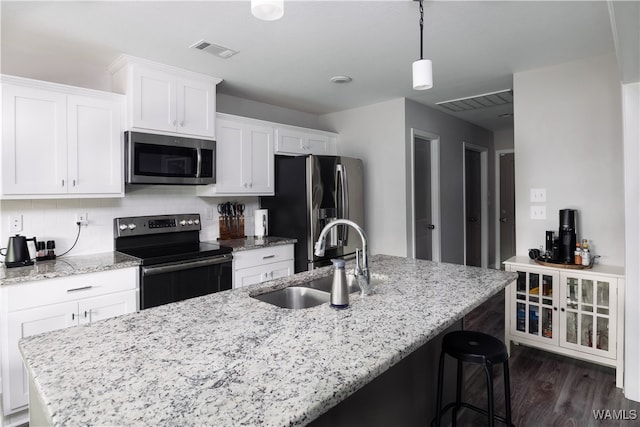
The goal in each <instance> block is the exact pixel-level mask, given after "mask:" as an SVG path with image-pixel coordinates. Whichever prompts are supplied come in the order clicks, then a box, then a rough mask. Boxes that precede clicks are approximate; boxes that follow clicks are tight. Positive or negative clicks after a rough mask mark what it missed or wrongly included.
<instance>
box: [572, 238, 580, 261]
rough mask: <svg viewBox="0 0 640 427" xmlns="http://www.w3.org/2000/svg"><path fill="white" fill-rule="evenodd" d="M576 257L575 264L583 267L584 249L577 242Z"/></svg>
mask: <svg viewBox="0 0 640 427" xmlns="http://www.w3.org/2000/svg"><path fill="white" fill-rule="evenodd" d="M573 255H574V260H573V263H574V264H578V265H582V248H581V247H580V242H576V250H575V252H574V253H573Z"/></svg>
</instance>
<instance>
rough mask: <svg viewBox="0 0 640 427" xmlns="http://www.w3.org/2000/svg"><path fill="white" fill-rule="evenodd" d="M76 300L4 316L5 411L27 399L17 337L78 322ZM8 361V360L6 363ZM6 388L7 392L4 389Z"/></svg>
mask: <svg viewBox="0 0 640 427" xmlns="http://www.w3.org/2000/svg"><path fill="white" fill-rule="evenodd" d="M77 309H78V303H77V302H75V301H74V302H68V303H62V304H54V305H50V306H44V307H39V308H34V309H30V310H21V311H16V312H13V313H10V314H9V315H8V316H7V341H6V342H5V343H4V344H5V345H6V347H7V348H6V354H7V356H8V357H7V359H8V360H6V361H4V363H3V372H2V380H3V383H5V382H6V383H8V388H7V385H6V384H4V385H3V391H4V393H3V399H4V401H3V404H4V408H5V413H8V412H9V411H11V412H13V411H15V410H17V409H19V408H21V407H23V406H25V405H27V403H28V402H29V394H28V392H29V378H28V375H27V371H26V369H25V368H24V364H23V363H22V356H21V354H20V350H19V349H18V340H20V339H21V338H25V337H29V336H32V335H36V334H41V333H44V332H50V331H55V330H57V329H64V328H67V327H69V326H73V325H76V324H77V323H78V317H77V314H76V313H77ZM7 362H8V363H7ZM7 390H8V392H7Z"/></svg>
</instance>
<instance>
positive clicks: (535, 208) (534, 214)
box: [531, 205, 547, 219]
mask: <svg viewBox="0 0 640 427" xmlns="http://www.w3.org/2000/svg"><path fill="white" fill-rule="evenodd" d="M531 219H547V207H546V206H545V205H531Z"/></svg>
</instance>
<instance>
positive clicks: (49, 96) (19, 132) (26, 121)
mask: <svg viewBox="0 0 640 427" xmlns="http://www.w3.org/2000/svg"><path fill="white" fill-rule="evenodd" d="M2 89H3V90H2V92H3V94H2V98H3V102H2V107H3V108H2V110H3V113H2V114H3V116H2V120H3V124H2V183H3V184H2V186H3V188H2V192H3V193H4V194H7V195H10V194H58V193H66V191H67V189H66V186H67V120H66V114H67V107H66V96H65V95H64V94H60V93H56V92H50V91H46V90H41V89H35V88H26V87H21V86H13V85H9V84H5V85H3V87H2Z"/></svg>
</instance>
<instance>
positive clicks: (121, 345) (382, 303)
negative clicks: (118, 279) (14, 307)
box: [20, 255, 517, 426]
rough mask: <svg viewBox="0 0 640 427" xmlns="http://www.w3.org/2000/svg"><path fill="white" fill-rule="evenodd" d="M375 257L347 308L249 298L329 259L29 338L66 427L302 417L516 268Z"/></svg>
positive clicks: (412, 345) (477, 300) (505, 280)
mask: <svg viewBox="0 0 640 427" xmlns="http://www.w3.org/2000/svg"><path fill="white" fill-rule="evenodd" d="M352 266H353V264H352V263H350V264H348V265H347V268H350V267H352ZM370 267H371V271H372V277H373V278H374V279H381V280H382V283H381V284H380V285H378V286H377V287H376V288H375V289H374V294H373V295H370V296H366V297H361V296H360V295H358V294H352V295H351V305H350V307H349V308H348V309H346V310H334V309H332V308H330V307H329V305H328V304H327V303H325V304H322V305H319V306H316V307H313V308H308V309H301V310H289V309H283V308H278V307H276V306H273V305H270V304H267V303H264V302H262V301H258V300H256V299H254V298H251V297H250V295H255V294H258V293H264V292H266V291H269V290H272V289H276V288H282V287H286V286H290V285H294V284H297V283H301V282H304V281H308V280H310V279H312V278H318V277H322V276H327V275H330V274H331V270H330V267H324V268H320V269H317V270H313V271H310V272H304V273H299V274H296V275H294V276H291V277H288V278H284V279H278V280H274V281H271V282H268V283H263V284H259V285H253V286H248V287H246V288H239V289H234V290H230V291H225V292H219V293H216V294H210V295H206V296H203V297H199V298H193V299H190V300H186V301H181V302H178V303H174V304H168V305H164V306H160V307H155V308H153V309H149V310H143V311H141V312H139V313H132V314H128V315H124V316H120V317H117V318H112V319H107V320H104V321H101V322H96V323H93V324H89V325H83V326H76V327H72V328H68V329H64V330H59V331H55V332H51V333H48V334H44V335H39V336H34V337H29V338H26V339H23V340H21V341H20V348H21V351H22V354H23V357H24V360H25V363H26V365H27V367H28V370H29V373H30V374H31V376H32V377H33V381H34V385H35V389H36V390H37V391H38V393H39V395H40V397H41V399H42V402H43V404H44V407H45V412H46V414H47V415H48V417H49V418H50V420H51V421H52V423H53V424H54V425H57V426H66V425H128V426H138V425H139V426H142V425H145V426H146V425H182V426H194V425H212V426H213V425H216V426H232V425H251V426H256V425H262V426H289V425H291V426H300V425H305V424H307V423H309V422H310V421H312V420H314V419H315V418H317V417H318V416H320V415H322V414H323V413H324V412H326V411H327V410H328V409H330V408H331V407H333V406H335V405H336V404H338V403H339V402H341V401H342V400H344V399H345V398H347V397H348V396H349V395H351V394H352V393H354V392H355V391H356V390H358V389H360V388H361V387H363V386H364V385H366V384H367V383H368V382H370V381H371V380H372V379H374V378H375V377H377V376H378V375H380V374H381V373H383V372H384V371H386V370H387V369H389V368H390V367H391V366H393V365H395V364H396V363H397V362H399V361H400V360H401V359H403V358H404V357H405V356H407V355H408V354H410V353H411V352H412V351H414V350H415V349H417V348H419V347H420V346H422V345H423V344H425V343H426V342H427V341H429V340H430V339H432V338H434V337H435V336H437V335H438V334H439V333H440V332H442V331H443V330H444V329H445V328H447V327H448V326H450V325H452V324H453V323H454V322H455V321H457V320H459V319H460V318H462V317H463V316H464V315H465V314H467V313H468V312H469V311H471V310H472V309H474V308H475V307H477V306H478V305H480V304H481V303H482V302H484V301H485V300H487V299H488V298H489V297H491V296H492V295H494V294H496V293H497V292H499V291H500V290H501V289H503V288H504V287H505V286H506V285H508V284H509V283H511V282H512V281H513V280H515V278H516V277H517V274H516V273H509V272H505V271H499V270H487V269H480V268H476V267H465V266H462V265H456V264H446V263H434V262H430V261H421V260H415V259H408V258H399V257H391V256H385V255H376V256H373V257H371V260H370Z"/></svg>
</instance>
